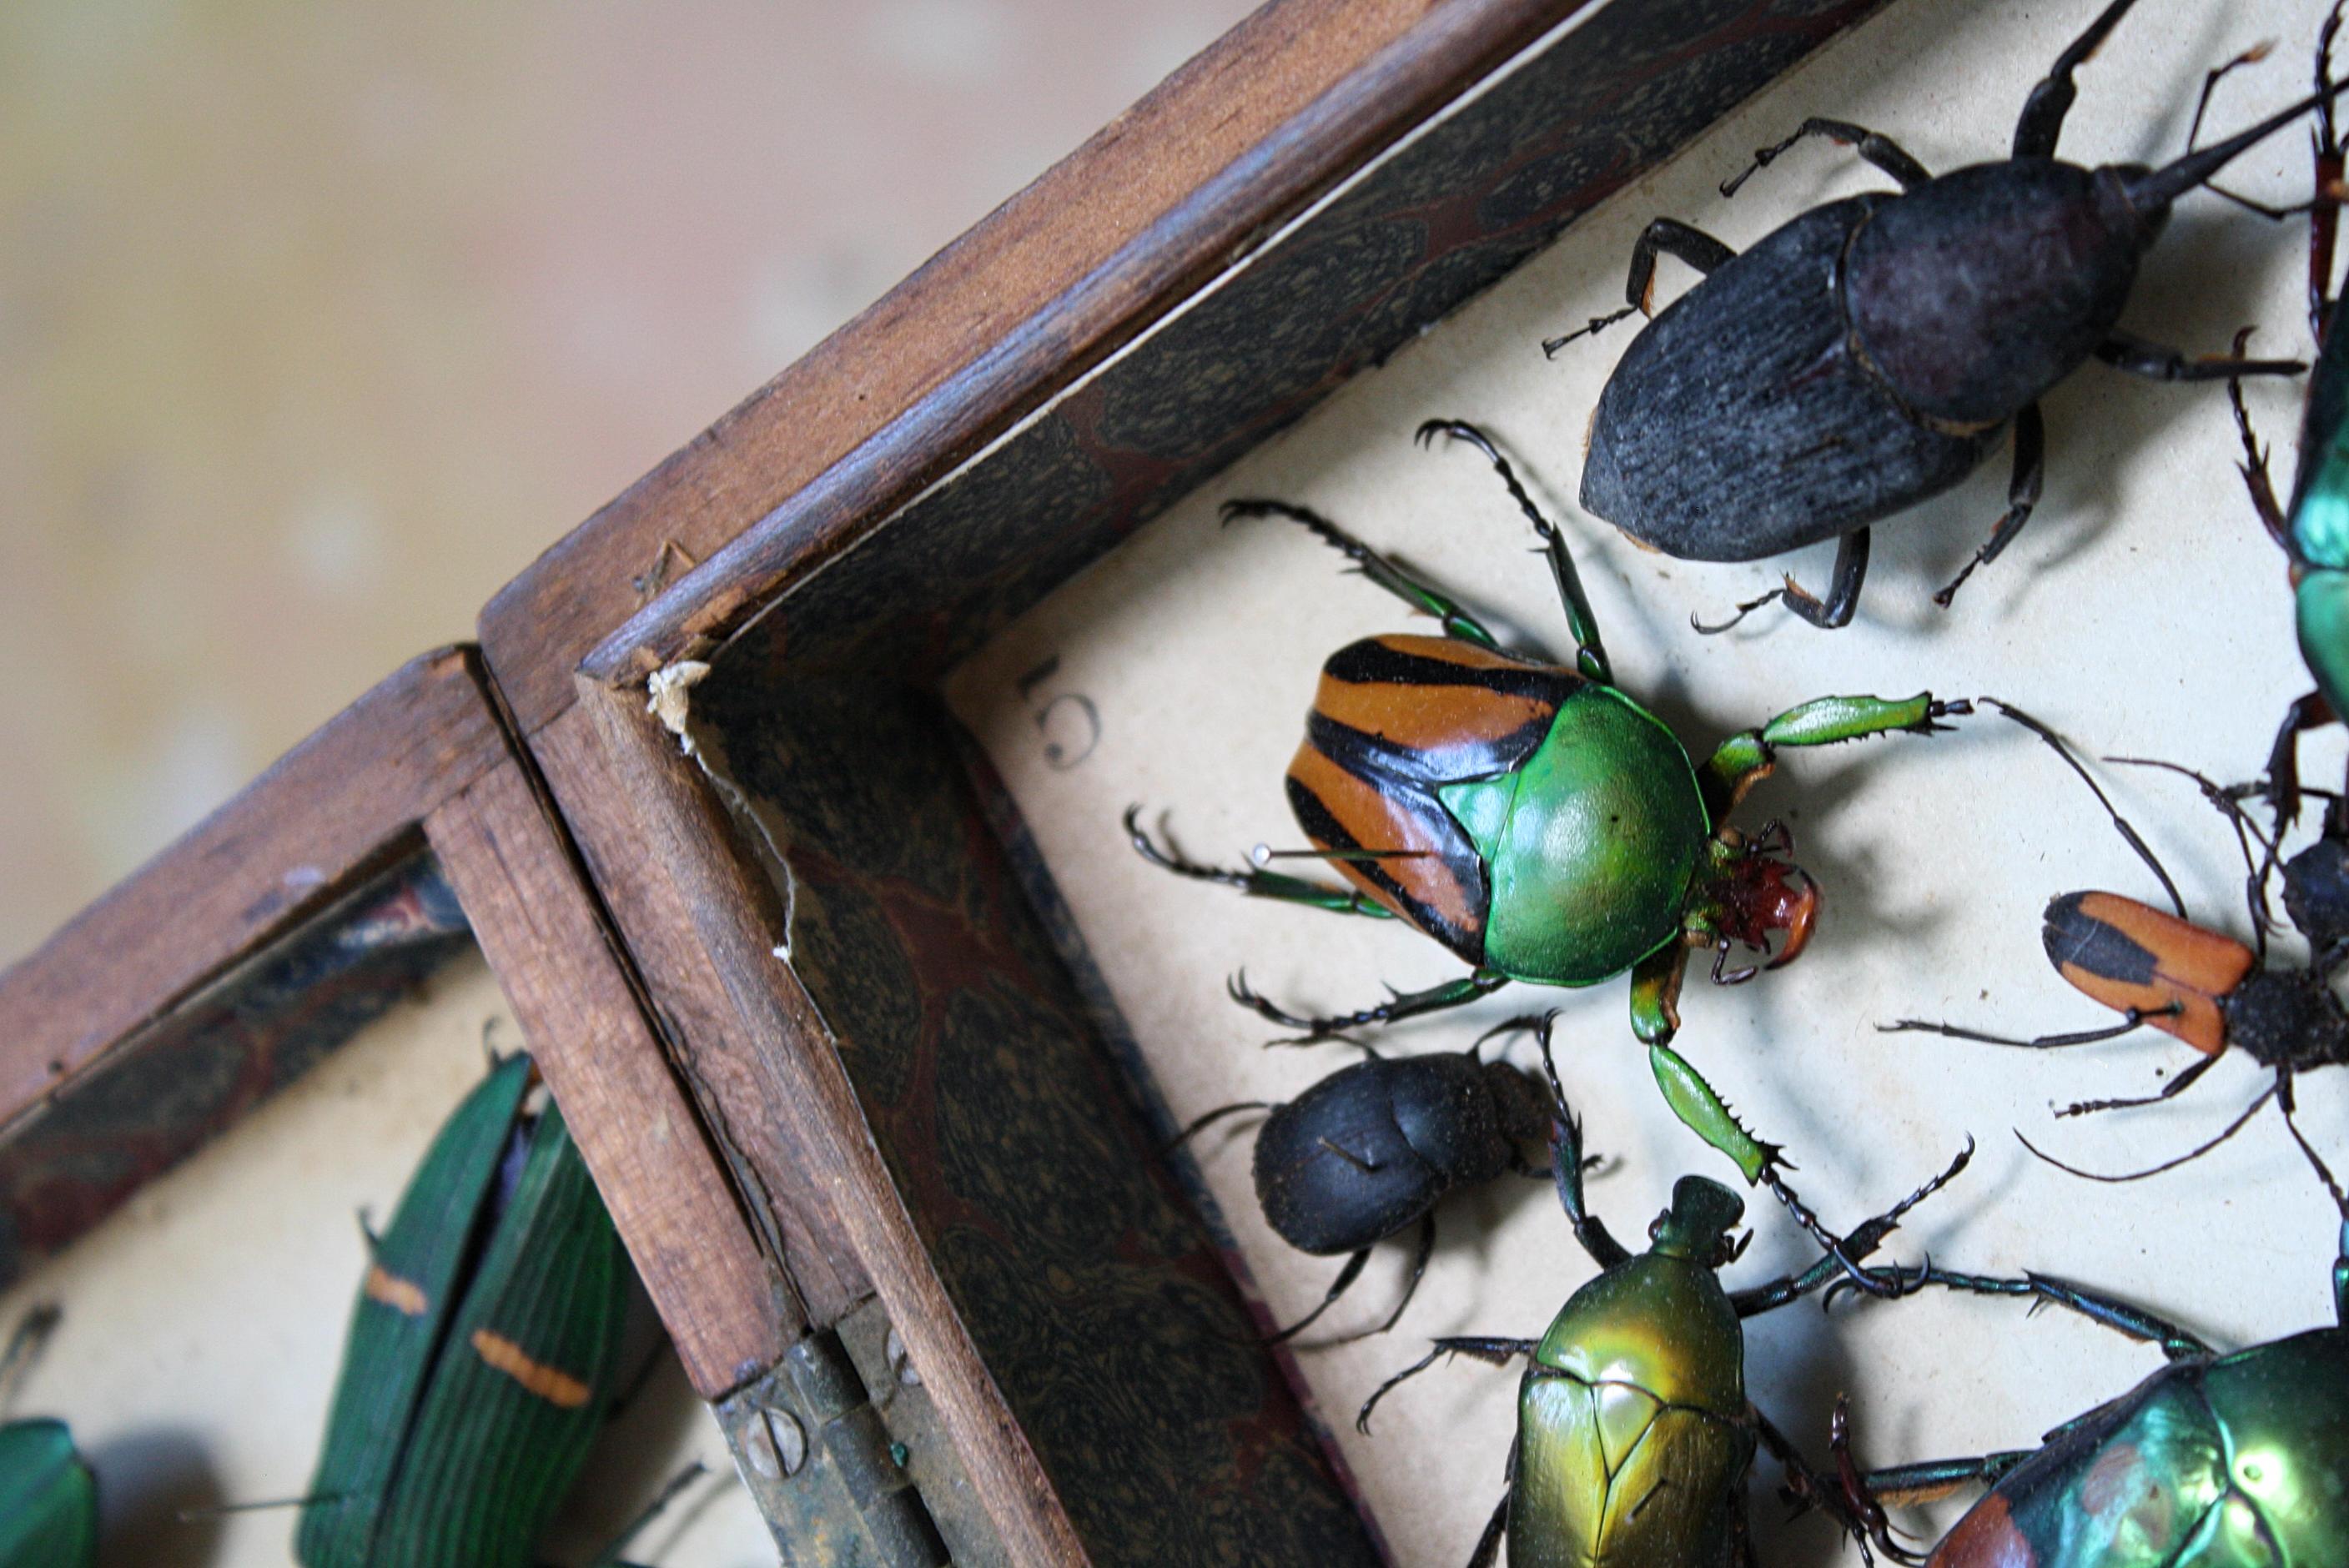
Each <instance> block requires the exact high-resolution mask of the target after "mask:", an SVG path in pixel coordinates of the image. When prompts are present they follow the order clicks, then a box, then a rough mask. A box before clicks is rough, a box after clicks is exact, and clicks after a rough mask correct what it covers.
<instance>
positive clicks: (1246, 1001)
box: [1225, 969, 1509, 1046]
mask: <svg viewBox="0 0 2349 1568" xmlns="http://www.w3.org/2000/svg"><path fill="white" fill-rule="evenodd" d="M1508 983H1509V977H1508V976H1507V975H1503V974H1500V973H1499V972H1498V971H1495V970H1490V969H1480V970H1477V971H1476V972H1475V974H1473V975H1464V976H1462V977H1461V978H1460V979H1457V980H1447V981H1445V982H1444V984H1443V985H1431V986H1429V987H1428V988H1427V989H1426V990H1424V991H1398V990H1396V989H1395V988H1394V987H1393V986H1392V985H1390V986H1388V987H1387V1000H1385V1001H1383V1002H1381V1003H1380V1004H1379V1005H1378V1006H1375V1007H1364V1008H1362V1009H1361V1011H1359V1012H1354V1013H1347V1014H1344V1015H1342V1016H1330V1017H1321V1018H1313V1017H1306V1016H1301V1015H1299V1014H1296V1013H1292V1012H1289V1011H1288V1009H1287V1008H1284V1007H1282V1006H1280V1005H1279V1004H1278V1003H1276V1002H1273V1001H1271V1000H1269V999H1268V998H1267V997H1264V996H1261V995H1257V992H1256V991H1255V990H1254V989H1253V988H1252V987H1251V986H1250V985H1248V983H1247V971H1246V970H1240V971H1237V972H1236V973H1235V974H1234V975H1232V977H1231V979H1230V980H1229V981H1228V982H1226V985H1225V989H1226V992H1227V993H1228V994H1229V995H1230V996H1231V999H1232V1000H1233V1001H1235V1002H1237V1003H1238V1004H1239V1005H1240V1006H1243V1007H1246V1008H1247V1009H1248V1010H1249V1011H1251V1012H1253V1013H1255V1014H1256V1015H1257V1016H1258V1017H1260V1018H1263V1019H1264V1020H1266V1021H1267V1022H1268V1023H1273V1024H1278V1026H1281V1027H1282V1028H1284V1029H1294V1030H1296V1031H1297V1033H1296V1035H1295V1036H1294V1037H1290V1038H1288V1039H1280V1040H1272V1041H1268V1042H1267V1043H1268V1044H1269V1045H1276V1046H1304V1045H1317V1044H1319V1042H1321V1041H1323V1040H1328V1039H1331V1038H1334V1037H1338V1036H1340V1035H1342V1034H1344V1033H1345V1031H1347V1030H1348V1029H1354V1028H1361V1027H1362V1026H1365V1025H1369V1024H1392V1023H1397V1022H1400V1021H1401V1020H1402V1019H1404V1018H1415V1017H1417V1016H1420V1015H1421V1014H1423V1013H1435V1012H1441V1011H1442V1010H1443V1009H1444V1008H1446V1007H1457V1006H1462V1005H1463V1004H1464V1003H1468V1002H1474V1001H1475V1000H1476V999H1477V998H1478V997H1480V996H1489V995H1492V994H1493V993H1494V992H1495V991H1497V990H1499V989H1500V988H1501V987H1502V986H1504V985H1507V984H1508Z"/></svg>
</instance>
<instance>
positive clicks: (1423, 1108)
mask: <svg viewBox="0 0 2349 1568" xmlns="http://www.w3.org/2000/svg"><path fill="white" fill-rule="evenodd" d="M1519 1026H1520V1025H1517V1024H1507V1025H1504V1026H1502V1027H1503V1028H1515V1027H1519ZM1481 1044H1482V1042H1479V1046H1478V1047H1471V1048H1470V1049H1468V1050H1465V1051H1451V1052H1445V1053H1444V1054H1443V1055H1441V1056H1428V1057H1381V1056H1380V1055H1379V1054H1378V1053H1377V1052H1376V1051H1373V1050H1371V1048H1370V1047H1368V1046H1364V1047H1361V1048H1362V1052H1363V1059H1362V1060H1361V1061H1359V1062H1356V1063H1355V1064H1353V1066H1351V1067H1346V1068H1339V1069H1338V1070H1337V1071H1336V1072H1333V1073H1331V1074H1330V1076H1329V1077H1328V1078H1323V1079H1322V1080H1321V1081H1320V1082H1319V1083H1317V1084H1315V1085H1314V1086H1313V1087H1312V1088H1309V1089H1307V1090H1306V1091H1305V1092H1304V1093H1303V1094H1301V1095H1299V1096H1298V1097H1297V1098H1296V1099H1292V1100H1288V1101H1286V1102H1273V1101H1268V1100H1255V1099H1251V1100H1241V1101H1238V1102H1237V1103H1235V1104H1232V1105H1226V1106H1218V1107H1217V1108H1216V1109H1214V1110H1211V1111H1209V1112H1207V1113H1206V1115H1205V1116H1202V1117H1200V1118H1199V1119H1197V1120H1196V1121H1194V1122H1193V1123H1191V1125H1190V1126H1188V1127H1186V1128H1185V1129H1184V1130H1183V1132H1182V1136H1181V1137H1180V1138H1178V1139H1176V1140H1175V1141H1176V1142H1177V1143H1178V1144H1179V1143H1181V1142H1183V1141H1184V1140H1187V1139H1189V1138H1190V1137H1191V1136H1192V1135H1193V1134H1194V1133H1195V1132H1198V1131H1199V1130H1201V1129H1203V1128H1205V1127H1206V1126H1208V1125H1209V1124H1210V1123H1212V1122H1215V1121H1217V1120H1220V1119H1222V1118H1224V1117H1226V1116H1230V1115H1232V1114H1233V1113H1234V1112H1236V1111H1242V1110H1268V1111H1270V1112H1271V1113H1272V1114H1271V1115H1270V1116H1268V1117H1267V1118H1266V1119H1265V1123H1264V1127H1263V1129H1262V1130H1261V1131H1259V1132H1258V1133H1257V1140H1256V1165H1255V1175H1256V1197H1257V1203H1258V1204H1259V1205H1261V1206H1262V1208H1263V1210H1264V1217H1265V1222H1267V1223H1268V1224H1269V1225H1270V1226H1271V1227H1272V1228H1273V1230H1274V1231H1275V1232H1277V1233H1278V1234H1279V1236H1280V1239H1281V1240H1283V1241H1285V1242H1287V1243H1288V1244H1289V1245H1290V1246H1292V1247H1295V1248H1297V1249H1298V1250H1299V1252H1305V1253H1313V1254H1314V1255H1315V1256H1317V1257H1336V1256H1337V1255H1339V1254H1340V1253H1351V1254H1352V1255H1351V1256H1350V1257H1348V1258H1347V1259H1346V1266H1345V1267H1344V1268H1342V1269H1340V1270H1339V1271H1338V1277H1337V1279H1336V1280H1335V1281H1334V1282H1333V1283H1332V1284H1330V1291H1329V1294H1328V1295H1324V1296H1323V1297H1322V1298H1321V1305H1319V1306H1317V1307H1315V1308H1314V1309H1313V1310H1312V1311H1311V1312H1310V1313H1309V1314H1307V1315H1305V1316H1304V1317H1302V1318H1300V1319H1299V1320H1298V1321H1297V1322H1295V1323H1292V1324H1290V1325H1289V1326H1288V1327H1287V1328H1284V1329H1282V1330H1280V1332H1279V1333H1278V1334H1276V1335H1274V1336H1272V1339H1273V1341H1274V1342H1276V1343H1277V1342H1278V1341H1279V1340H1283V1339H1286V1338H1288V1336H1291V1335H1293V1334H1296V1333H1299V1331H1301V1330H1302V1329H1304V1328H1305V1327H1307V1326H1309V1325H1310V1324H1311V1323H1312V1322H1313V1320H1314V1319H1315V1318H1318V1317H1319V1316H1320V1315H1322V1314H1323V1313H1324V1312H1327V1311H1328V1310H1329V1309H1330V1303H1332V1302H1334V1301H1336V1300H1337V1299H1338V1298H1339V1297H1340V1295H1344V1294H1345V1293H1346V1290H1347V1287H1349V1286H1350V1285H1351V1284H1353V1283H1354V1281H1355V1280H1356V1279H1358V1278H1359V1277H1361V1272H1362V1265H1363V1264H1365V1263H1367V1262H1368V1261H1369V1260H1370V1255H1371V1248H1372V1247H1373V1246H1375V1245H1377V1244H1378V1243H1380V1242H1382V1241H1384V1240H1385V1239H1386V1238H1387V1237H1389V1236H1392V1235H1398V1234H1400V1233H1402V1231H1403V1230H1404V1229H1405V1228H1406V1227H1408V1226H1409V1225H1410V1224H1411V1223H1412V1222H1413V1221H1417V1222H1419V1242H1418V1244H1417V1246H1416V1248H1415V1249H1414V1250H1413V1255H1412V1265H1411V1283H1410V1284H1408V1285H1406V1286H1405V1287H1404V1289H1403V1293H1402V1300H1401V1301H1398V1302H1397V1303H1395V1307H1394V1311H1393V1312H1392V1313H1390V1314H1388V1315H1387V1320H1386V1321H1385V1322H1384V1323H1382V1324H1380V1325H1379V1326H1377V1327H1376V1328H1373V1329H1365V1330H1363V1331H1362V1333H1361V1334H1358V1335H1350V1336H1348V1338H1350V1339H1359V1338H1364V1337H1367V1336H1369V1335H1371V1334H1383V1333H1384V1332H1386V1331H1387V1330H1388V1329H1390V1328H1392V1327H1393V1326H1395V1323H1396V1321H1397V1320H1398V1319H1400V1318H1401V1317H1402V1312H1403V1308H1404V1307H1406V1306H1408V1305H1411V1298H1412V1295H1413V1292H1415V1291H1417V1290H1418V1288H1419V1281H1420V1276H1421V1275H1423V1274H1425V1273H1426V1272H1427V1260H1428V1258H1429V1256H1430V1254H1432V1253H1433V1252H1434V1250H1435V1205H1436V1204H1437V1202H1440V1201H1441V1200H1442V1199H1443V1197H1444V1193H1446V1192H1448V1191H1451V1190H1452V1189H1453V1188H1454V1187H1458V1186H1476V1185H1481V1184H1482V1183H1484V1182H1486V1181H1494V1180H1495V1179H1497V1178H1499V1177H1501V1176H1503V1175H1506V1174H1507V1173H1508V1172H1510V1171H1516V1172H1517V1173H1518V1174H1520V1175H1525V1176H1531V1177H1535V1178H1537V1179H1538V1180H1544V1181H1547V1179H1548V1177H1549V1172H1548V1171H1547V1170H1546V1169H1543V1168H1540V1167H1537V1166H1535V1165H1532V1164H1530V1163H1528V1162H1527V1161H1526V1159H1525V1158H1524V1156H1523V1155H1522V1154H1520V1153H1519V1152H1518V1147H1517V1146H1518V1145H1519V1144H1521V1143H1535V1142H1539V1141H1541V1140H1543V1139H1545V1138H1547V1136H1548V1134H1549V1109H1548V1107H1547V1103H1546V1102H1545V1101H1544V1099H1543V1098H1542V1094H1541V1090H1540V1088H1538V1087H1537V1085H1536V1084H1535V1083H1534V1082H1533V1080H1532V1079H1531V1078H1527V1077H1526V1075H1525V1074H1524V1073H1523V1072H1520V1071H1519V1070H1518V1069H1517V1068H1513V1067H1511V1066H1510V1065H1509V1064H1508V1063H1506V1062H1505V1061H1490V1062H1488V1061H1485V1060H1482V1059H1481V1058H1480V1057H1479V1055H1478V1050H1479V1049H1480V1048H1481Z"/></svg>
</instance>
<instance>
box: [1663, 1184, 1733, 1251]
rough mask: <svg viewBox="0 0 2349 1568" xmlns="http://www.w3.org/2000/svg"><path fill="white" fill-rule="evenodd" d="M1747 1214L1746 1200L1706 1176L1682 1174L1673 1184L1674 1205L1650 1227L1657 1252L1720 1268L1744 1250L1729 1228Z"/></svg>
mask: <svg viewBox="0 0 2349 1568" xmlns="http://www.w3.org/2000/svg"><path fill="white" fill-rule="evenodd" d="M1744 1217H1745V1200H1744V1199H1743V1198H1741V1197H1739V1196H1738V1195H1737V1194H1736V1193H1734V1192H1733V1191H1730V1190H1729V1189H1728V1188H1726V1187H1724V1186H1723V1185H1722V1184H1721V1183H1720V1182H1718V1181H1713V1180H1711V1179H1710V1178H1708V1177H1703V1176H1683V1177H1682V1178H1681V1179H1680V1180H1679V1181H1676V1182H1674V1183H1673V1184H1672V1206H1671V1208H1669V1209H1666V1210H1665V1211H1664V1212H1662V1213H1661V1214H1659V1215H1657V1216H1656V1222H1655V1223H1654V1224H1652V1225H1650V1226H1649V1227H1648V1239H1649V1240H1650V1241H1651V1242H1652V1243H1654V1244H1655V1251H1657V1252H1660V1253H1663V1254H1664V1255H1665V1256H1667V1257H1674V1258H1688V1259H1691V1260H1692V1261H1693V1262H1696V1263H1701V1264H1704V1265H1705V1266H1706V1267H1707V1268H1716V1269H1717V1268H1720V1267H1722V1266H1723V1264H1728V1263H1731V1262H1733V1261H1734V1260H1735V1258H1736V1256H1737V1254H1738V1253H1741V1252H1744V1250H1745V1243H1744V1241H1742V1240H1733V1239H1732V1237H1731V1236H1730V1231H1731V1230H1732V1229H1733V1228H1734V1227H1735V1226H1736V1224H1737V1222H1738V1221H1739V1220H1741V1219H1744Z"/></svg>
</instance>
